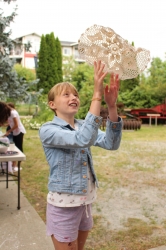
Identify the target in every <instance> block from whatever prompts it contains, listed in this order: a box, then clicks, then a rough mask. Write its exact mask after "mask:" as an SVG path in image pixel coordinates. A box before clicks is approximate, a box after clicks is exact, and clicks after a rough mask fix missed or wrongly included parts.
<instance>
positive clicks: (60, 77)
mask: <svg viewBox="0 0 166 250" xmlns="http://www.w3.org/2000/svg"><path fill="white" fill-rule="evenodd" d="M55 44H56V51H57V55H56V56H57V73H58V82H62V81H63V73H62V48H61V43H60V41H59V39H58V37H57V38H56V39H55Z"/></svg>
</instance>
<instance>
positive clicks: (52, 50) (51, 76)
mask: <svg viewBox="0 0 166 250" xmlns="http://www.w3.org/2000/svg"><path fill="white" fill-rule="evenodd" d="M37 75H38V77H39V78H40V83H39V84H40V86H42V88H43V89H44V93H45V94H46V93H48V91H49V90H50V88H51V87H52V86H53V85H55V84H56V83H58V82H62V80H63V74H62V51H61V45H60V42H59V39H58V38H56V39H55V36H54V33H53V32H52V33H50V34H46V35H45V36H44V35H42V39H41V43H40V51H39V63H38V69H37Z"/></svg>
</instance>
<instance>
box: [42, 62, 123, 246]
mask: <svg viewBox="0 0 166 250" xmlns="http://www.w3.org/2000/svg"><path fill="white" fill-rule="evenodd" d="M103 69H104V64H102V63H101V61H98V62H94V92H93V97H92V102H91V105H90V109H89V112H88V114H87V116H86V118H85V120H84V121H82V120H76V119H74V116H75V114H76V113H77V111H78V109H79V106H80V100H79V95H78V92H77V90H76V89H75V87H74V86H73V85H72V84H70V83H66V82H63V83H59V84H56V85H55V86H54V87H53V88H52V89H51V90H50V91H49V93H48V104H49V107H50V108H51V109H52V110H53V111H54V112H55V114H56V116H55V117H54V119H53V121H52V122H48V123H45V124H44V125H43V126H42V127H41V128H40V131H39V134H40V139H41V142H42V145H43V148H44V152H45V155H46V159H47V161H48V164H49V166H50V176H49V183H48V189H49V193H48V196H47V215H46V216H47V219H46V220H47V235H50V236H51V237H52V241H53V244H54V247H55V249H56V250H83V248H84V245H85V241H86V239H87V236H88V232H89V230H91V228H92V226H93V218H92V215H91V204H92V203H93V202H94V201H95V199H96V187H98V182H97V177H96V174H95V171H94V168H93V162H92V155H91V151H90V146H98V147H102V148H105V149H107V150H116V149H118V147H119V145H120V141H121V131H122V121H121V118H120V117H118V114H117V107H116V100H117V97H118V89H119V79H118V75H116V76H115V77H114V75H111V79H110V86H108V85H107V86H106V87H105V88H104V87H103V80H104V78H105V76H106V74H107V73H106V72H105V73H104V72H103ZM103 92H104V98H105V102H106V103H107V106H108V110H109V117H108V120H107V128H106V132H102V131H101V130H100V129H99V127H100V125H101V122H102V118H101V117H100V107H101V100H102V95H103ZM101 167H102V166H101Z"/></svg>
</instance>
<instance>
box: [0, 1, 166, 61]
mask: <svg viewBox="0 0 166 250" xmlns="http://www.w3.org/2000/svg"><path fill="white" fill-rule="evenodd" d="M16 4H17V5H18V10H17V13H18V15H17V17H16V18H15V22H14V24H12V26H11V28H12V36H13V38H16V37H19V36H22V35H26V34H29V33H33V32H36V33H38V34H39V35H42V34H48V33H50V32H54V34H55V36H57V37H58V38H59V40H61V41H72V42H77V41H78V39H79V37H80V35H81V34H82V33H83V32H84V31H85V30H86V29H87V28H88V27H90V26H92V25H94V24H98V25H103V26H105V27H110V28H112V29H113V30H114V31H115V32H116V33H117V34H119V35H120V36H121V37H122V38H124V39H126V40H128V41H129V42H132V41H134V43H135V47H142V48H145V49H148V50H150V53H151V57H160V58H161V59H162V60H165V53H166V0H114V1H113V0H17V1H16V2H15V3H14V4H10V5H8V4H4V3H3V2H2V0H0V8H2V9H4V10H5V13H8V12H7V10H6V9H8V10H9V9H10V12H11V7H14V6H15V5H16ZM4 6H5V7H4ZM10 12H9V13H10Z"/></svg>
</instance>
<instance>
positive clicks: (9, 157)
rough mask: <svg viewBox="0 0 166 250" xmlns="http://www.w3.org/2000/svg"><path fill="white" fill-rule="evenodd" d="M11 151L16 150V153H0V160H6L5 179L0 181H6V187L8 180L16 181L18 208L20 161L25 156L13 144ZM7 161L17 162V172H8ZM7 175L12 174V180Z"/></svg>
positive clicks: (23, 159)
mask: <svg viewBox="0 0 166 250" xmlns="http://www.w3.org/2000/svg"><path fill="white" fill-rule="evenodd" d="M13 151H17V152H18V154H15V155H3V156H2V155H0V162H6V163H7V168H6V171H5V175H6V179H5V180H0V181H6V188H8V182H9V181H18V206H17V209H20V163H21V161H25V160H26V156H25V155H24V154H23V153H22V152H21V151H20V150H19V149H18V148H17V147H16V146H15V148H14V150H13ZM9 161H17V162H18V172H17V175H16V174H12V173H9V172H8V162H9ZM9 176H13V177H14V178H13V179H12V180H9Z"/></svg>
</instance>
